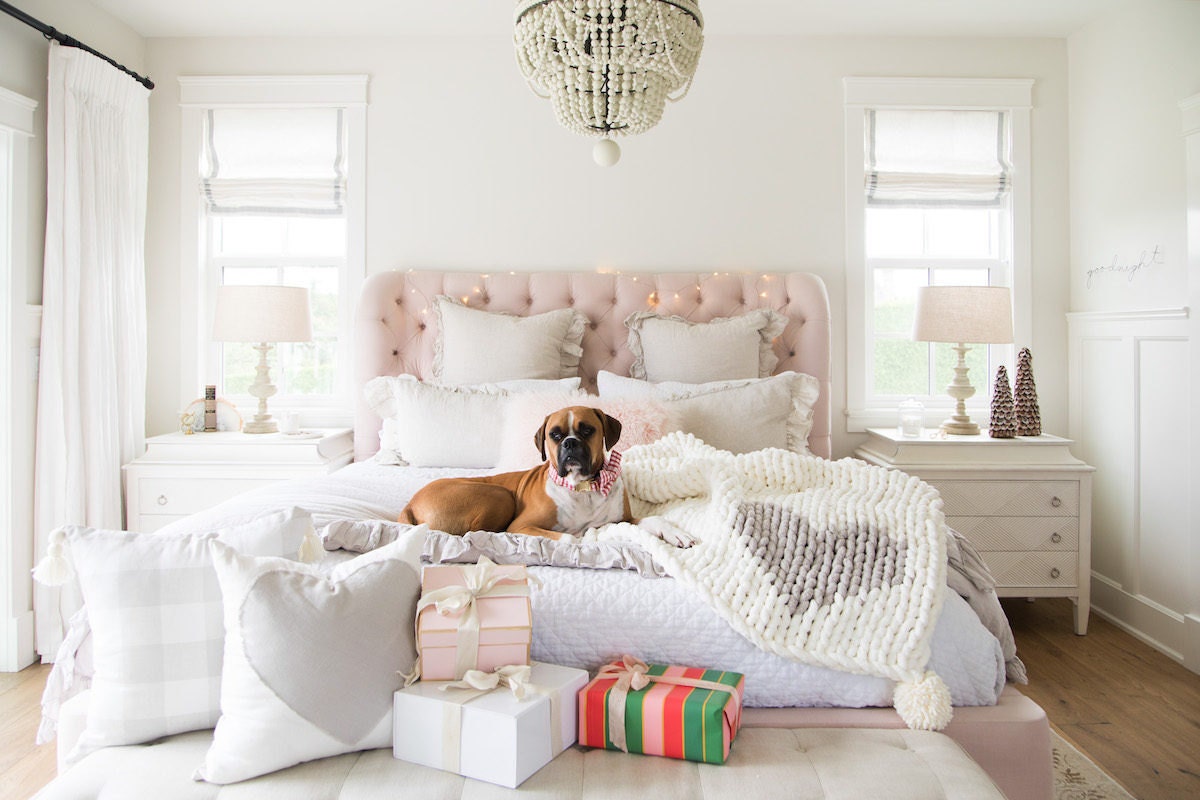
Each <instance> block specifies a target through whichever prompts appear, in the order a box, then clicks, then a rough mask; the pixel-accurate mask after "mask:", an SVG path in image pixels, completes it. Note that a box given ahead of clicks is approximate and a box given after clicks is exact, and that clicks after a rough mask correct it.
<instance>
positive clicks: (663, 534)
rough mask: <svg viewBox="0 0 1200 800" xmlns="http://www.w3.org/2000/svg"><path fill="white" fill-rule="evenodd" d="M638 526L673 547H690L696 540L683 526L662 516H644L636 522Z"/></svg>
mask: <svg viewBox="0 0 1200 800" xmlns="http://www.w3.org/2000/svg"><path fill="white" fill-rule="evenodd" d="M638 527H639V528H641V529H642V530H644V531H646V532H647V533H649V534H651V535H653V536H657V537H658V538H659V539H662V540H663V541H664V542H666V543H667V544H669V545H673V546H675V547H691V546H692V545H694V544H695V543H696V542H697V541H698V540H697V539H696V537H694V536H692V535H691V534H690V533H688V532H687V531H685V530H684V529H683V528H681V527H679V526H678V525H676V524H675V523H674V522H671V521H670V520H666V519H663V518H662V517H646V518H645V519H643V520H640V521H639V522H638Z"/></svg>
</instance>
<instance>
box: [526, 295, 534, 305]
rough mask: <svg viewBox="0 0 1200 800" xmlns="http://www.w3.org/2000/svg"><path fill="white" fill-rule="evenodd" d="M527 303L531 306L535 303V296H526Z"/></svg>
mask: <svg viewBox="0 0 1200 800" xmlns="http://www.w3.org/2000/svg"><path fill="white" fill-rule="evenodd" d="M525 305H527V306H531V305H533V298H532V297H526V298H525Z"/></svg>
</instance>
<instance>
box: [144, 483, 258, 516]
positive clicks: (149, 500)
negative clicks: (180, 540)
mask: <svg viewBox="0 0 1200 800" xmlns="http://www.w3.org/2000/svg"><path fill="white" fill-rule="evenodd" d="M137 482H138V485H137V496H138V509H137V510H138V513H141V514H165V515H172V516H175V515H180V516H181V515H185V514H194V513H195V512H197V511H203V510H205V509H206V508H212V507H213V506H215V505H216V504H217V503H221V502H224V501H225V500H228V499H229V498H231V497H233V496H235V495H239V494H241V493H242V492H246V491H249V490H250V489H255V488H257V487H259V486H266V485H267V484H269V483H273V481H270V480H254V479H246V478H138V479H137Z"/></svg>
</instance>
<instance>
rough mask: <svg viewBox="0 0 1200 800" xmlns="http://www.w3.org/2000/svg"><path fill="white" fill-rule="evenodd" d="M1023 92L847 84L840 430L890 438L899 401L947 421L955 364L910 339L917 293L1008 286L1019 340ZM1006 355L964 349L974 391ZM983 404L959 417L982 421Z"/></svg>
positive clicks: (1026, 90) (940, 350)
mask: <svg viewBox="0 0 1200 800" xmlns="http://www.w3.org/2000/svg"><path fill="white" fill-rule="evenodd" d="M1031 87H1032V82H1030V81H1026V80H1021V79H1014V80H1010V79H922V78H913V79H906V78H847V79H845V91H846V108H845V122H846V237H847V240H846V268H847V271H848V274H847V299H848V312H849V315H850V318H849V326H848V328H847V354H848V357H849V363H850V364H851V365H852V367H851V369H850V371H849V374H848V375H847V421H848V425H847V429H848V430H850V431H860V430H864V429H865V428H866V427H868V426H878V425H894V424H895V420H896V408H897V406H898V404H899V403H900V402H902V401H904V400H905V399H906V398H909V397H912V398H916V399H919V400H920V401H921V402H922V403H924V405H925V407H926V411H927V416H926V422H927V423H930V424H933V423H936V422H937V421H939V420H940V419H941V417H943V416H945V413H946V412H947V411H948V410H949V408H950V404H951V402H952V401H951V400H950V398H949V396H948V395H947V394H946V393H945V387H946V385H947V384H949V383H950V381H951V379H952V377H953V366H954V363H955V362H956V360H957V358H956V356H955V354H954V353H953V352H952V350H951V348H950V347H949V346H948V345H943V344H933V343H928V342H918V341H914V340H913V336H912V330H913V318H914V313H915V306H916V296H917V290H918V289H919V288H920V287H922V286H937V285H943V286H951V285H957V286H1009V287H1011V288H1012V289H1013V298H1014V309H1015V311H1016V322H1017V329H1018V336H1021V335H1023V334H1024V332H1025V331H1027V330H1028V328H1027V327H1025V328H1023V327H1022V323H1023V322H1024V321H1025V320H1027V319H1028V302H1029V297H1028V286H1029V285H1030V278H1029V272H1028V269H1029V258H1028V254H1029V221H1028V220H1029V188H1028V176H1029V100H1030V90H1031ZM1023 340H1027V339H1023ZM1011 351H1012V348H1011V347H1010V346H1007V345H991V346H987V347H974V348H972V349H971V351H970V352H969V353H968V356H967V362H968V366H969V367H970V369H971V374H972V375H976V376H980V378H981V380H980V383H979V384H978V385H987V384H988V382H989V381H990V376H991V375H992V374H994V372H995V368H996V366H997V365H998V364H1002V363H1006V362H1009V361H1011V358H1012V354H1011ZM987 397H988V392H987V391H981V392H977V394H976V397H975V398H972V400H971V401H970V402H969V403H968V405H969V406H971V407H972V411H973V412H975V413H978V412H981V411H982V410H983V409H984V408H985V407H986V399H987ZM985 414H986V412H985Z"/></svg>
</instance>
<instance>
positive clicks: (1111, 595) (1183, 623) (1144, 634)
mask: <svg viewBox="0 0 1200 800" xmlns="http://www.w3.org/2000/svg"><path fill="white" fill-rule="evenodd" d="M1092 611H1093V612H1094V613H1096V614H1099V615H1100V616H1101V617H1104V619H1106V620H1108V621H1109V622H1111V623H1112V624H1113V625H1116V626H1117V627H1118V628H1120V629H1121V630H1123V631H1125V632H1126V633H1128V634H1129V635H1130V636H1133V637H1134V638H1135V639H1138V640H1140V641H1142V642H1145V643H1146V644H1148V645H1150V646H1151V647H1153V648H1154V649H1155V650H1158V651H1159V652H1161V653H1163V654H1164V655H1166V656H1168V657H1169V658H1171V659H1172V660H1174V661H1178V662H1179V663H1180V664H1183V665H1184V666H1186V667H1188V669H1191V670H1192V671H1200V670H1197V666H1200V661H1197V660H1195V659H1193V660H1192V663H1191V664H1189V663H1188V661H1189V659H1188V657H1187V654H1188V652H1189V648H1188V642H1189V640H1190V641H1192V642H1193V647H1196V646H1197V645H1196V637H1197V636H1200V619H1198V620H1196V621H1195V622H1193V623H1192V625H1191V626H1190V628H1191V629H1190V631H1189V625H1188V622H1187V618H1186V617H1184V616H1183V615H1182V614H1179V613H1177V612H1174V611H1172V610H1171V609H1169V608H1165V607H1164V606H1162V605H1160V604H1158V603H1155V602H1154V601H1153V600H1151V599H1149V598H1147V597H1144V596H1142V595H1134V594H1130V593H1129V592H1127V591H1125V589H1124V588H1122V586H1121V585H1120V584H1119V583H1117V582H1116V581H1113V580H1110V579H1109V578H1106V577H1104V576H1103V575H1097V574H1095V573H1093V574H1092ZM1193 619H1194V618H1193Z"/></svg>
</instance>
